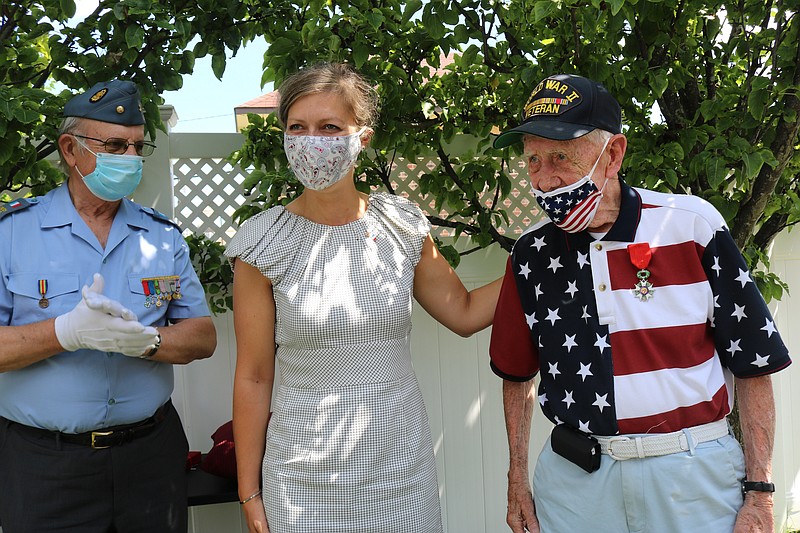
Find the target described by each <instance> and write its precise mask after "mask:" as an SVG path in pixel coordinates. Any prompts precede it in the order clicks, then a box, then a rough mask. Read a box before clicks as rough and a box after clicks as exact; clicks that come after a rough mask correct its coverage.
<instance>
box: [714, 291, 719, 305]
mask: <svg viewBox="0 0 800 533" xmlns="http://www.w3.org/2000/svg"><path fill="white" fill-rule="evenodd" d="M714 307H719V294H715V295H714Z"/></svg>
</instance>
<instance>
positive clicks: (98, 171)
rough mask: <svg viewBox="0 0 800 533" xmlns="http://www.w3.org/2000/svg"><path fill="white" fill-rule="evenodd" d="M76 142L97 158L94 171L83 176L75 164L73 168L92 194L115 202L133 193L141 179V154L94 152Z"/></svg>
mask: <svg viewBox="0 0 800 533" xmlns="http://www.w3.org/2000/svg"><path fill="white" fill-rule="evenodd" d="M78 142H79V143H80V145H81V146H83V147H84V148H86V149H87V150H89V152H91V153H93V154H94V155H95V157H96V158H97V163H96V164H95V167H94V171H92V172H90V173H89V174H87V175H85V176H84V175H83V174H81V171H80V170H78V167H77V165H76V166H75V170H78V174H79V175H80V176H81V178H83V182H84V183H85V184H86V187H87V188H88V189H89V191H91V193H92V194H94V195H95V196H97V197H98V198H100V199H101V200H105V201H107V202H116V201H117V200H121V199H122V198H124V197H126V196H129V195H131V194H133V191H135V190H136V187H138V186H139V182H141V181H142V168H143V166H144V158H143V157H142V156H138V155H128V154H107V153H105V152H100V153H95V152H92V151H91V150H90V149H89V148H88V147H87V146H86V145H85V144H83V143H82V142H80V141H78Z"/></svg>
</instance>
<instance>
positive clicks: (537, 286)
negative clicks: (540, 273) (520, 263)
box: [533, 283, 544, 298]
mask: <svg viewBox="0 0 800 533" xmlns="http://www.w3.org/2000/svg"><path fill="white" fill-rule="evenodd" d="M533 289H534V291H536V298H539V296H541V295H542V294H544V293H543V292H542V284H541V283H539V284H537V285H536V287H534V288H533Z"/></svg>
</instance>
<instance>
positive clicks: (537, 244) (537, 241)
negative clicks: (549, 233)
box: [531, 237, 545, 252]
mask: <svg viewBox="0 0 800 533" xmlns="http://www.w3.org/2000/svg"><path fill="white" fill-rule="evenodd" d="M544 245H545V242H544V237H534V238H533V244H531V248H536V251H537V252H538V251H539V250H541V249H542V246H544Z"/></svg>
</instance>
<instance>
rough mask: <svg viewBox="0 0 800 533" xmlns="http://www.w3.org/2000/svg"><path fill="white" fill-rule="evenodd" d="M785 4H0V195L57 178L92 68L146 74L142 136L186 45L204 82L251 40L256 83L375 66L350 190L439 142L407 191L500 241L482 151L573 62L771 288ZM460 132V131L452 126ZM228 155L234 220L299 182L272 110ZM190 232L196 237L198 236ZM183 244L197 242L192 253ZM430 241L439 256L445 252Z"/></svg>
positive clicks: (788, 10)
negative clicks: (370, 120)
mask: <svg viewBox="0 0 800 533" xmlns="http://www.w3.org/2000/svg"><path fill="white" fill-rule="evenodd" d="M797 7H798V5H797V3H796V1H795V0H766V1H765V0H739V1H737V2H732V1H730V0H507V1H505V2H499V1H497V0H430V1H426V2H422V1H421V0H407V1H405V2H402V3H399V2H391V1H390V0H347V1H343V0H326V1H322V0H273V1H271V2H262V1H260V0H259V1H257V0H200V1H195V2H188V1H185V0H165V1H156V0H119V1H114V2H110V1H108V0H101V1H100V2H99V5H98V7H97V9H96V10H95V11H94V12H92V13H91V14H90V15H88V16H87V17H85V18H84V19H83V20H81V21H73V20H72V17H73V15H74V14H75V11H76V9H75V1H74V0H27V1H26V0H9V1H8V2H5V3H3V4H2V5H1V6H0V192H2V191H6V192H11V193H14V192H16V191H19V190H20V189H21V188H23V187H28V188H30V189H31V191H32V193H33V194H42V193H43V192H45V191H46V190H48V189H50V188H51V187H53V186H54V185H55V184H57V183H58V182H59V181H60V180H61V179H62V175H61V174H60V173H59V172H58V171H57V170H56V169H54V168H53V167H51V166H50V165H49V164H48V163H47V162H45V161H44V160H43V158H44V157H46V156H47V155H48V154H50V153H52V152H53V151H54V150H55V144H54V141H55V128H56V125H57V123H58V122H59V119H60V113H61V109H62V107H63V104H64V102H65V101H66V99H67V98H68V97H69V96H70V95H71V94H73V93H74V92H77V91H79V90H85V89H87V88H88V87H90V86H91V85H92V84H94V83H96V82H97V81H100V80H105V79H111V78H129V79H132V80H133V81H135V82H137V83H138V84H139V86H140V87H141V88H142V92H143V100H144V102H145V106H146V116H147V117H148V126H147V127H148V130H149V132H150V135H151V136H152V135H153V134H154V133H155V130H156V128H158V127H159V126H160V122H159V121H160V118H159V114H158V112H157V106H158V104H160V103H161V102H162V100H161V97H160V96H159V95H160V94H161V93H162V92H163V91H166V90H174V89H178V88H179V87H180V86H181V84H182V77H183V76H184V75H186V74H189V73H191V72H192V70H193V68H194V61H195V59H196V58H198V57H204V56H207V55H210V56H211V57H212V67H213V69H214V72H215V74H216V75H217V76H218V77H222V75H223V73H224V70H225V61H226V52H232V53H235V52H236V51H237V50H238V48H239V46H240V45H241V44H242V43H245V42H247V41H249V40H252V39H254V38H261V37H262V36H263V38H265V39H266V40H267V41H268V43H269V49H268V51H267V52H266V54H265V57H264V70H263V74H262V77H261V80H262V83H267V82H270V81H275V82H278V83H279V82H280V81H281V80H283V79H284V78H285V77H286V76H287V74H289V73H291V72H294V71H295V70H297V69H298V68H300V67H302V66H304V65H307V64H310V63H312V62H315V61H319V60H330V61H348V62H350V63H353V64H354V65H355V66H356V67H357V68H358V69H359V70H361V71H362V72H363V73H364V74H365V75H366V76H367V77H369V78H370V79H371V80H373V81H374V82H375V84H376V86H377V89H378V91H379V93H380V95H381V99H382V107H383V112H382V114H381V119H380V124H379V125H378V127H377V128H376V130H377V131H376V135H375V136H374V137H373V140H372V146H373V147H374V148H375V151H374V153H371V154H370V157H368V158H367V159H366V160H365V161H364V162H363V164H362V167H361V170H362V172H363V173H362V174H361V175H360V176H359V179H358V186H359V187H361V188H362V189H363V190H366V189H368V188H369V187H370V186H372V185H382V186H384V187H385V188H386V189H388V190H390V191H391V190H392V186H391V180H390V179H389V176H390V172H391V169H392V167H393V165H394V163H395V162H396V160H397V158H398V157H400V156H402V157H403V158H405V159H406V160H414V158H415V157H416V156H417V155H421V154H424V155H430V154H435V156H436V157H437V158H438V160H439V162H440V164H439V165H438V166H437V167H436V168H434V170H432V171H430V172H428V173H426V174H423V175H422V176H421V177H420V179H419V183H418V184H419V187H420V190H421V191H422V192H423V193H427V194H429V195H431V197H432V198H433V199H435V202H436V204H437V206H439V207H442V206H444V207H446V208H447V212H448V213H450V215H449V216H447V217H446V218H444V219H440V218H438V217H431V220H432V222H433V223H435V224H438V225H442V226H447V227H450V228H452V229H453V230H454V232H455V234H456V235H469V236H470V237H471V238H472V241H471V242H474V243H475V244H476V245H477V246H487V245H489V244H491V243H495V242H496V243H499V244H500V245H501V246H503V247H504V248H505V249H510V247H511V245H512V243H513V240H512V239H510V238H508V237H506V236H504V235H502V234H500V233H499V232H498V231H497V228H498V227H501V226H503V224H504V223H505V222H506V218H505V213H504V212H503V210H502V209H501V204H500V201H501V200H502V199H503V198H504V197H505V196H506V195H508V194H509V191H510V190H511V188H512V184H511V181H510V178H509V176H508V174H507V172H506V165H507V164H508V161H509V160H510V159H511V158H512V157H515V156H517V155H518V153H517V152H515V150H517V149H516V148H510V149H506V150H505V151H502V152H500V151H496V150H494V149H492V148H491V136H490V133H491V132H492V131H493V128H499V129H505V128H506V127H508V126H510V125H515V124H516V123H517V121H518V116H519V111H520V109H521V107H522V105H523V103H524V102H525V101H526V100H527V97H528V95H529V93H530V91H531V89H532V88H533V86H534V84H535V83H536V82H537V81H538V80H540V79H542V78H543V77H545V76H547V75H550V74H554V73H558V72H565V73H578V74H582V75H585V76H588V77H591V78H593V79H596V80H598V81H600V82H602V83H603V84H604V85H606V86H607V87H608V88H609V90H610V91H611V92H612V93H613V94H614V95H616V96H617V98H618V99H619V100H620V102H621V103H622V105H623V113H624V121H625V123H626V125H627V131H626V133H627V135H628V137H629V141H630V142H629V150H628V155H627V157H626V161H625V165H624V168H623V174H624V177H625V179H626V180H627V181H628V183H630V184H632V185H642V186H645V187H649V188H653V189H657V190H664V191H677V192H691V193H693V194H697V195H699V196H702V197H704V198H706V199H708V200H709V201H710V202H712V203H713V204H714V205H715V206H716V207H717V208H719V210H720V211H721V212H722V213H723V214H724V215H725V217H726V219H727V220H728V223H729V224H730V226H731V230H732V232H733V235H734V238H735V239H736V242H737V243H738V244H739V246H740V247H741V248H742V249H743V250H744V252H745V255H746V256H747V258H748V261H749V262H750V266H751V269H752V270H753V273H754V277H755V278H756V282H757V283H758V284H759V287H760V288H761V289H762V291H763V292H764V294H765V296H766V297H767V298H771V297H780V296H781V295H782V292H783V290H785V289H786V286H785V284H783V283H782V282H780V280H779V279H778V278H777V277H775V276H774V275H773V274H770V273H769V265H768V262H767V261H766V257H767V255H766V250H767V249H768V247H769V244H770V243H771V242H772V240H773V239H774V237H775V235H777V234H778V233H779V232H781V231H783V230H785V229H786V228H789V227H791V226H793V225H794V224H796V223H797V222H798V220H800V202H799V201H798V175H799V173H800V156H798V151H797V142H798V128H800V121H798V120H797V117H798V111H799V110H800V98H798V92H797V90H798V87H800V39H799V38H798V32H800V23H799V22H798V19H797V15H796V14H797ZM464 134H466V135H464ZM246 135H247V142H246V144H245V146H244V147H243V148H242V150H241V151H239V152H238V153H237V154H236V155H235V156H234V160H238V161H239V162H240V163H243V164H244V165H245V166H248V165H250V164H253V165H254V166H255V167H256V171H255V172H254V173H253V174H252V175H251V176H250V178H249V179H248V182H247V186H248V187H249V188H251V189H252V190H253V191H258V201H257V202H256V203H255V204H253V205H247V206H243V207H242V208H241V209H240V210H239V211H238V212H237V214H236V216H237V218H238V220H240V221H241V220H243V219H244V218H247V217H248V216H250V215H252V214H253V213H254V212H256V211H258V210H260V209H263V208H264V207H265V206H269V205H274V204H277V203H285V202H287V201H289V200H290V199H291V198H293V197H294V196H296V195H297V194H298V193H299V192H300V190H301V186H300V185H299V184H298V183H296V182H295V181H294V179H293V178H292V176H291V175H290V174H289V173H288V172H287V171H286V164H285V160H283V155H282V154H283V151H282V147H281V139H280V130H279V128H278V127H277V125H276V124H275V122H274V119H272V118H267V119H265V120H262V119H255V118H254V119H253V125H252V126H251V127H250V128H249V129H248V131H247V132H246ZM206 244H207V243H203V242H202V241H201V242H199V243H198V247H203V246H206ZM198 249H199V248H198ZM443 252H444V253H445V254H446V255H447V256H448V257H449V258H450V259H451V260H452V261H453V262H454V263H455V262H456V261H457V254H456V252H455V249H454V248H444V249H443Z"/></svg>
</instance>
